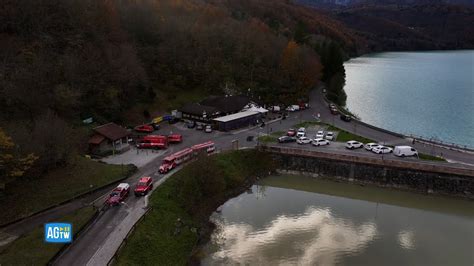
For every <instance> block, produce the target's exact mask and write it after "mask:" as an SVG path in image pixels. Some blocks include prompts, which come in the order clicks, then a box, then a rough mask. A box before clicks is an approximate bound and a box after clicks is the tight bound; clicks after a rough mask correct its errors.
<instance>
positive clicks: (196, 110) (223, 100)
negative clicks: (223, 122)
mask: <svg viewBox="0 0 474 266" xmlns="http://www.w3.org/2000/svg"><path fill="white" fill-rule="evenodd" d="M249 102H250V100H249V98H247V97H246V96H212V97H209V98H207V99H205V100H203V101H201V102H200V103H190V104H186V105H184V106H183V107H182V108H181V109H180V111H181V113H182V118H183V119H189V120H193V121H198V122H203V123H211V122H212V120H213V119H214V118H217V117H221V116H226V115H230V114H235V113H237V112H240V111H242V109H243V108H244V107H245V106H246V105H247V104H248V103H249Z"/></svg>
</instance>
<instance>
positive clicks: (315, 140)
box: [311, 138, 329, 146]
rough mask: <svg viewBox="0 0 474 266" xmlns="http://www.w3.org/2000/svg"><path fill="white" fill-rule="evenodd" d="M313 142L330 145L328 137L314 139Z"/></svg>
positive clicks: (317, 144) (314, 143)
mask: <svg viewBox="0 0 474 266" xmlns="http://www.w3.org/2000/svg"><path fill="white" fill-rule="evenodd" d="M311 144H313V145H314V146H324V145H329V140H327V139H321V138H318V139H313V142H312V143H311Z"/></svg>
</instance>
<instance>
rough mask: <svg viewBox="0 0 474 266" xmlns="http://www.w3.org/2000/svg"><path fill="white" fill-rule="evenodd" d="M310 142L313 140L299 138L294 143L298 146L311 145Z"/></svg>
mask: <svg viewBox="0 0 474 266" xmlns="http://www.w3.org/2000/svg"><path fill="white" fill-rule="evenodd" d="M311 141H313V140H312V139H310V138H308V137H301V138H299V139H298V140H297V141H296V143H298V144H308V143H311Z"/></svg>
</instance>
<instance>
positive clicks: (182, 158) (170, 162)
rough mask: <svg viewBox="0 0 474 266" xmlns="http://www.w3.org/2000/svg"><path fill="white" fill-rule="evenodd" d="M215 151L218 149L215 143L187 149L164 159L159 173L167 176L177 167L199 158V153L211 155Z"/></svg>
mask: <svg viewBox="0 0 474 266" xmlns="http://www.w3.org/2000/svg"><path fill="white" fill-rule="evenodd" d="M215 149H216V147H215V144H214V142H212V141H208V142H204V143H201V144H196V145H194V146H192V147H191V148H186V149H184V150H181V151H178V152H176V153H174V154H171V155H170V156H168V157H166V158H164V159H163V162H162V164H161V166H160V170H159V171H160V173H161V174H166V173H168V172H169V171H171V170H173V169H174V168H175V167H176V166H178V165H180V164H182V163H184V162H186V161H188V160H190V159H191V158H193V157H195V156H197V155H198V154H199V153H203V152H205V153H211V152H214V150H215Z"/></svg>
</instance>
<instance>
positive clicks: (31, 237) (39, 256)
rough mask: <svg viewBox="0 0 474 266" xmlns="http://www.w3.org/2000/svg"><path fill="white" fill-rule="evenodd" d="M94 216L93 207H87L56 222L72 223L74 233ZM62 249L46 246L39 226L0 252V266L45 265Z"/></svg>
mask: <svg viewBox="0 0 474 266" xmlns="http://www.w3.org/2000/svg"><path fill="white" fill-rule="evenodd" d="M94 214H95V210H94V209H93V207H92V206H88V207H84V208H82V209H79V210H77V211H75V212H73V213H71V214H69V215H67V216H64V217H62V218H60V219H58V220H57V221H61V222H69V223H72V227H73V231H74V233H76V232H77V231H78V230H80V229H81V228H82V227H83V226H84V225H85V224H86V223H87V222H88V221H89V220H90V219H91V218H92V216H93V215H94ZM62 247H63V244H46V243H45V242H44V227H43V226H39V227H37V228H36V229H34V230H33V231H31V232H30V233H28V234H26V235H23V236H21V237H20V238H18V239H16V240H15V241H13V242H12V243H11V244H9V245H8V246H7V247H6V248H4V249H3V250H2V251H0V265H46V264H47V263H48V261H49V260H50V259H51V258H52V257H53V256H54V255H55V254H56V253H57V252H58V251H59V250H60V249H61V248H62Z"/></svg>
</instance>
